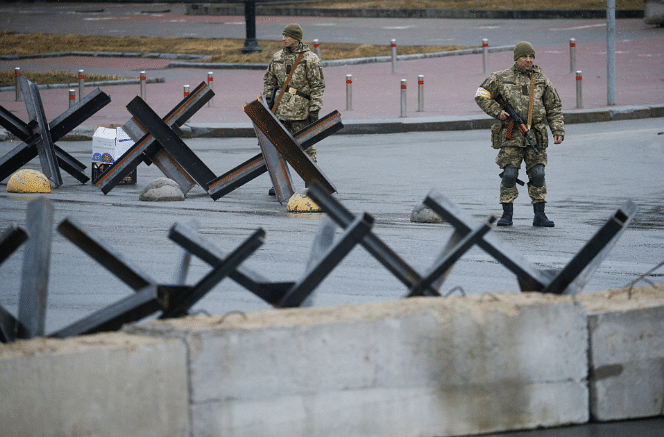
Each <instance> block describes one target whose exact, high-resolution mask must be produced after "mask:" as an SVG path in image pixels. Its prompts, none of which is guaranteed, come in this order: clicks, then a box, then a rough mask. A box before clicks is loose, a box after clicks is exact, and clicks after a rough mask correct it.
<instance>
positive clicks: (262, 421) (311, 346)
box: [127, 293, 588, 437]
mask: <svg viewBox="0 0 664 437" xmlns="http://www.w3.org/2000/svg"><path fill="white" fill-rule="evenodd" d="M127 332H134V333H137V334H149V335H156V336H173V337H177V338H182V339H183V340H184V341H185V342H186V343H187V345H188V349H189V357H190V376H191V417H192V435H193V436H201V437H202V436H217V435H234V436H256V435H270V436H292V435H308V436H332V435H334V436H338V435H344V436H355V435H357V436H399V437H406V436H443V435H464V434H470V433H483V432H495V431H502V430H510V429H525V428H535V427H538V426H556V425H562V424H570V423H583V422H586V421H587V420H588V389H587V385H586V378H587V329H586V318H585V311H584V310H583V308H581V306H580V305H578V304H576V303H575V302H573V301H572V300H571V299H570V298H565V297H553V296H545V295H541V294H538V293H523V294H522V293H504V294H495V295H494V294H490V295H489V294H485V295H479V296H471V297H467V298H411V299H404V300H399V301H396V302H388V303H380V304H368V305H355V306H342V307H324V308H309V309H289V310H279V311H266V312H256V313H250V314H247V315H246V318H244V317H242V316H240V315H230V316H227V317H226V318H224V319H223V322H222V319H221V318H220V317H202V316H199V317H188V318H184V319H178V320H166V321H155V322H151V323H150V324H148V325H146V326H141V327H130V328H127Z"/></svg>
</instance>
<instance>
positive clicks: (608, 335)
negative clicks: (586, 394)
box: [579, 284, 664, 421]
mask: <svg viewBox="0 0 664 437" xmlns="http://www.w3.org/2000/svg"><path fill="white" fill-rule="evenodd" d="M593 295H594V296H593V298H592V299H591V298H590V297H589V296H585V295H580V296H579V302H580V303H581V305H583V306H584V307H585V308H586V309H587V310H588V312H589V313H588V330H589V335H590V351H591V353H590V372H589V373H590V375H589V376H590V377H589V381H588V382H589V388H590V393H591V397H590V414H591V416H592V417H593V418H594V419H595V420H600V421H607V420H621V419H633V418H638V417H650V416H658V415H664V306H663V304H664V285H661V284H658V285H655V286H652V287H650V286H647V287H636V288H634V290H633V291H632V293H631V296H630V293H629V292H628V290H626V289H623V290H610V291H607V292H602V293H598V294H595V293H593Z"/></svg>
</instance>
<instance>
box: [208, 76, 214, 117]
mask: <svg viewBox="0 0 664 437" xmlns="http://www.w3.org/2000/svg"><path fill="white" fill-rule="evenodd" d="M207 84H208V87H210V89H212V85H213V84H214V76H213V73H212V72H211V71H208V79H207ZM212 100H214V98H211V99H210V100H209V101H208V107H210V108H211V107H212Z"/></svg>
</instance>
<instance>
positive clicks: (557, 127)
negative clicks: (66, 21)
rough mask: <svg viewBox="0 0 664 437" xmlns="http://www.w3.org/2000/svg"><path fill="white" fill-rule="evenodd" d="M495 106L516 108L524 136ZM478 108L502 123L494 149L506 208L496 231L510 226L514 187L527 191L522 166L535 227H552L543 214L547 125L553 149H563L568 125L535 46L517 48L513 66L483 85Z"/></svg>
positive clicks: (495, 127) (525, 43)
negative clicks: (530, 140) (555, 146)
mask: <svg viewBox="0 0 664 437" xmlns="http://www.w3.org/2000/svg"><path fill="white" fill-rule="evenodd" d="M497 100H502V101H505V102H506V104H509V105H510V106H511V107H512V109H513V110H514V112H515V113H516V115H518V117H520V118H521V120H523V124H524V127H523V130H520V127H519V126H515V123H514V120H511V119H510V115H509V114H508V112H507V111H506V110H505V107H506V105H505V107H501V105H500V104H499V103H498V102H497ZM475 102H476V103H477V105H478V106H479V107H480V108H481V109H482V110H483V111H484V112H486V113H487V114H488V115H490V116H491V117H494V118H496V119H498V120H499V121H500V122H499V123H496V124H494V125H493V126H491V142H492V146H493V148H494V149H500V151H499V152H498V156H497V157H496V164H498V166H499V167H500V169H501V173H500V175H499V176H500V177H501V183H500V204H501V205H502V207H503V215H502V217H500V220H498V222H497V223H496V225H497V226H511V225H512V215H513V213H514V200H516V198H517V197H518V195H519V192H518V189H517V187H516V184H517V183H520V184H521V185H523V182H522V181H520V180H519V179H518V178H517V177H518V174H519V169H520V168H521V164H522V163H524V164H525V166H526V174H527V175H528V177H529V180H528V195H529V196H530V203H531V204H532V205H533V211H534V213H535V217H534V218H533V226H543V227H553V226H554V223H553V221H551V220H549V219H548V217H547V216H546V214H545V213H544V205H545V203H546V202H545V200H544V199H545V197H546V193H547V188H546V183H545V180H544V168H545V167H546V165H547V163H548V160H547V153H546V149H547V146H548V144H549V139H548V132H547V125H548V127H549V129H550V130H551V133H552V134H553V143H554V144H560V143H562V141H563V139H564V138H565V123H564V120H563V113H562V104H561V102H560V97H559V96H558V92H557V91H556V89H555V87H554V86H553V84H552V83H551V81H550V80H549V78H548V77H546V76H545V75H544V73H542V69H541V68H540V67H539V66H537V65H535V48H534V47H533V45H532V44H531V43H529V42H528V41H521V42H519V43H517V44H516V46H514V65H512V67H511V68H508V69H506V70H501V71H497V72H495V73H492V74H491V75H490V76H489V77H488V78H487V79H486V80H485V81H484V82H482V84H481V85H480V87H479V88H478V89H477V93H476V94H475ZM526 120H527V121H526ZM524 132H525V133H526V134H529V135H530V136H531V137H532V138H533V139H534V142H535V143H536V147H535V148H531V147H529V144H528V142H527V139H526V137H525V134H524Z"/></svg>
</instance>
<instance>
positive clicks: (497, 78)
mask: <svg viewBox="0 0 664 437" xmlns="http://www.w3.org/2000/svg"><path fill="white" fill-rule="evenodd" d="M532 74H534V75H535V92H534V95H533V114H532V128H533V130H535V131H536V133H538V137H541V136H543V137H544V138H542V140H543V142H544V143H545V144H546V142H547V141H546V126H545V124H544V123H545V122H546V123H548V125H549V128H550V129H551V133H552V134H553V135H554V136H558V135H559V136H562V137H564V136H565V123H564V120H563V113H562V104H561V102H560V97H558V92H557V91H556V89H555V88H554V86H553V84H552V83H551V81H550V80H549V78H548V77H546V76H545V75H544V73H542V70H541V68H540V67H538V66H537V65H535V66H533V68H532V70H531V71H526V70H524V69H522V68H519V67H517V66H516V64H515V65H513V66H512V67H511V68H508V69H506V70H501V71H497V72H495V73H492V74H491V75H490V76H489V77H488V78H487V79H486V80H485V81H484V82H482V85H480V87H479V88H478V89H477V93H476V94H475V102H476V103H477V105H478V106H479V107H480V108H482V110H483V111H484V112H486V113H487V114H489V115H490V116H491V117H494V118H498V116H499V115H500V111H501V108H500V105H498V103H497V102H496V101H495V100H493V99H494V98H495V97H496V96H497V95H501V96H503V98H504V99H505V100H506V101H507V103H509V104H511V105H512V107H513V108H514V110H515V111H516V113H517V114H518V115H519V117H521V119H522V120H523V122H524V123H528V103H529V100H530V81H531V75H532ZM507 123H508V122H505V124H507ZM517 132H518V131H517ZM519 136H520V134H519Z"/></svg>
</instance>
